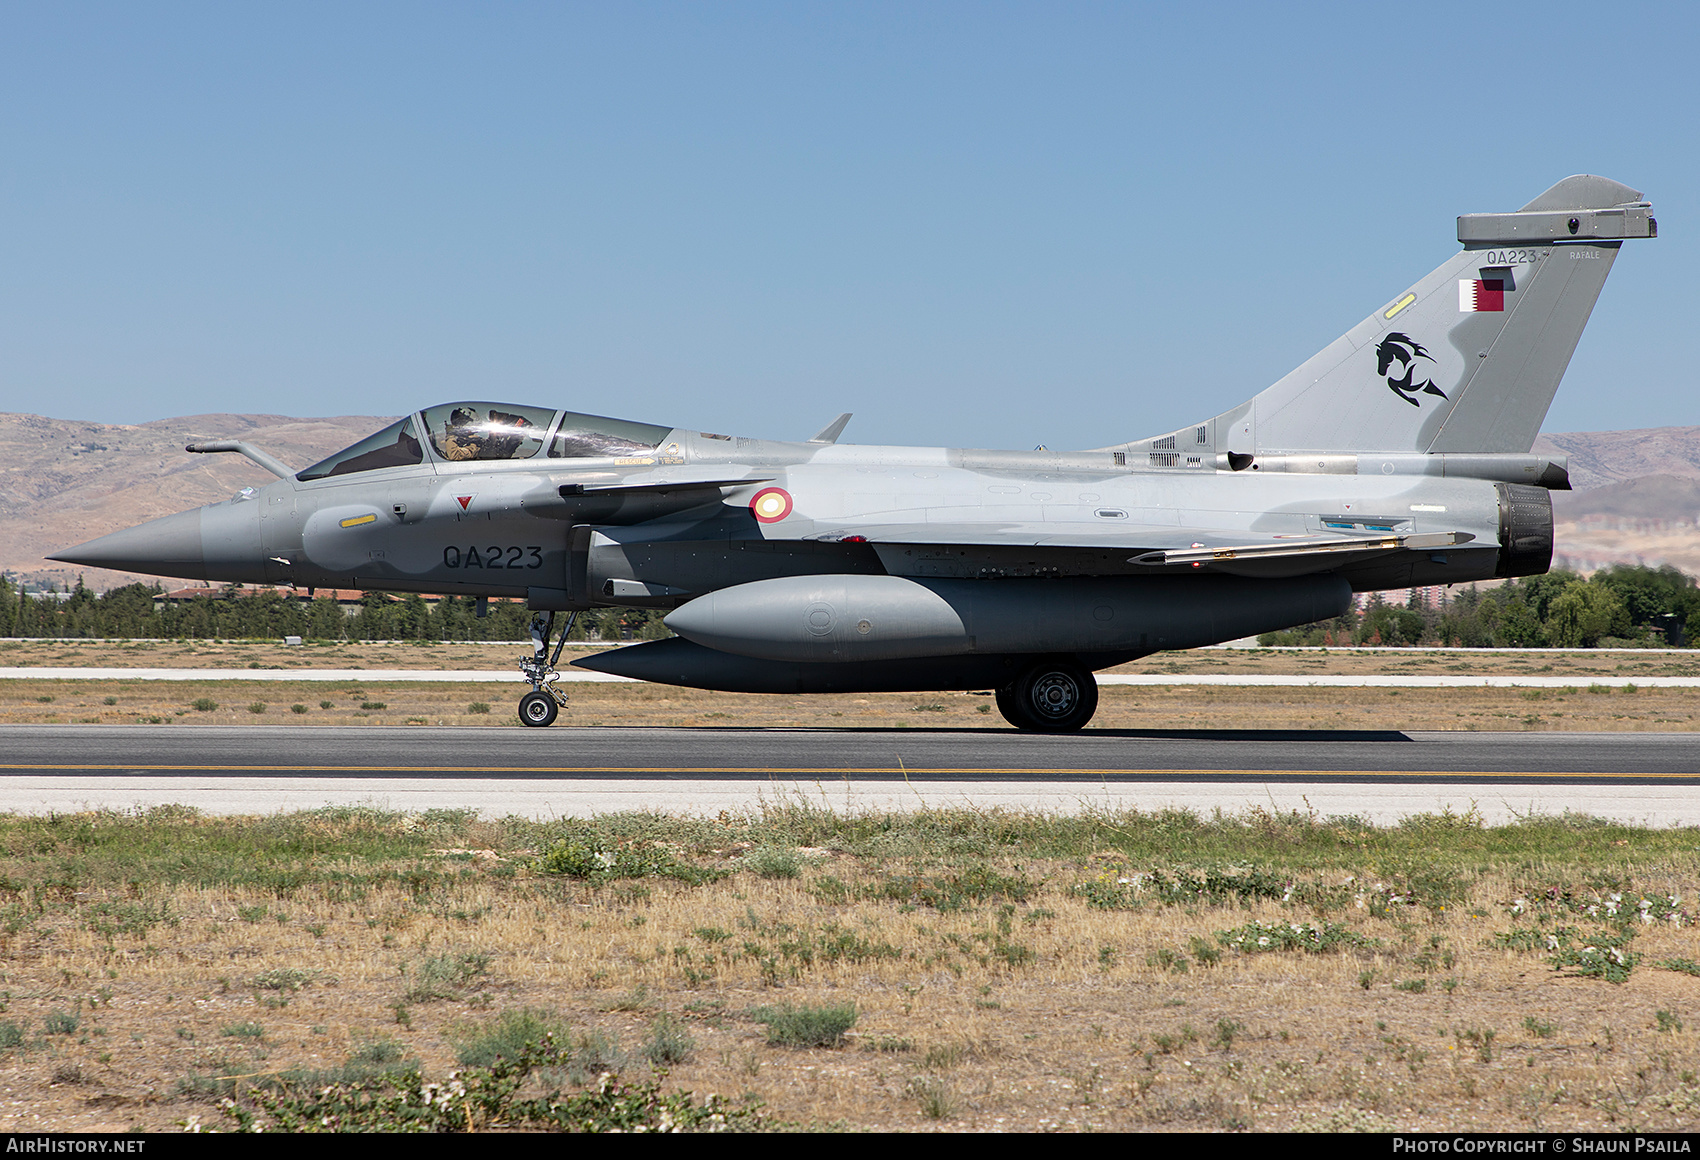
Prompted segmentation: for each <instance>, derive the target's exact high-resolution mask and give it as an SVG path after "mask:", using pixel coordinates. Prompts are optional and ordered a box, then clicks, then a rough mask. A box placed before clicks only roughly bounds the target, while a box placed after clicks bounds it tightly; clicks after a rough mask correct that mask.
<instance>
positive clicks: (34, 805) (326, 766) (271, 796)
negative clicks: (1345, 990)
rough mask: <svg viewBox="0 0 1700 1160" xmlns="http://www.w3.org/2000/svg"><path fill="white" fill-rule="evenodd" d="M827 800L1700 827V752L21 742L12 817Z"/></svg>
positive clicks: (4, 758) (942, 733) (1148, 740)
mask: <svg viewBox="0 0 1700 1160" xmlns="http://www.w3.org/2000/svg"><path fill="white" fill-rule="evenodd" d="M779 801H807V802H810V803H813V804H817V805H823V806H828V807H830V808H833V809H835V810H840V811H856V810H874V809H893V808H914V807H917V806H937V807H971V808H977V809H985V808H992V807H1003V808H1019V809H1040V810H1067V811H1077V810H1081V809H1128V808H1138V809H1142V810H1154V809H1164V808H1185V809H1192V810H1197V811H1202V812H1209V811H1211V810H1214V809H1222V810H1227V811H1230V812H1236V813H1237V812H1242V811H1244V810H1247V809H1250V808H1253V807H1261V808H1263V809H1277V810H1282V811H1285V810H1290V809H1298V810H1307V809H1314V810H1315V811H1316V812H1317V813H1319V814H1321V815H1324V816H1326V815H1329V814H1354V815H1357V816H1359V817H1362V818H1364V819H1366V820H1370V821H1375V822H1378V823H1387V822H1392V821H1396V820H1397V819H1398V818H1400V817H1404V816H1407V815H1409V814H1412V813H1419V812H1438V811H1440V810H1443V809H1448V808H1450V809H1452V810H1454V811H1463V810H1466V809H1469V808H1471V807H1472V806H1474V807H1475V808H1478V809H1480V810H1481V812H1482V813H1483V815H1484V816H1485V817H1486V818H1488V820H1490V821H1496V822H1497V821H1504V820H1508V819H1510V818H1512V817H1515V816H1522V815H1527V814H1531V813H1561V812H1563V811H1565V810H1574V811H1577V812H1582V813H1589V814H1593V815H1596V816H1602V817H1611V818H1617V819H1621V820H1625V821H1634V822H1644V823H1651V824H1656V825H1675V824H1682V825H1700V737H1696V735H1694V734H1650V733H1598V734H1559V733H1513V734H1490V733H1402V732H1396V731H1388V732H1292V733H1289V732H1280V731H1259V732H1241V731H1232V730H1212V731H1186V730H1088V731H1086V732H1084V733H1079V734H1073V735H1069V736H1060V737H1058V736H1036V735H1030V734H1020V733H1016V732H1014V731H1006V730H998V729H987V730H919V729H903V730H748V729H700V728H699V729H607V728H592V729H567V728H561V727H556V728H553V729H545V730H522V729H518V728H514V729H501V728H489V729H476V730H449V729H433V728H424V727H416V728H399V729H395V728H375V727H368V728H351V729H338V728H315V727H310V726H263V725H247V726H236V727H220V726H98V725H96V726H79V725H14V726H5V727H0V809H5V810H10V811H15V812H23V813H43V812H47V811H50V810H59V811H65V810H75V809H84V808H111V809H128V808H132V807H135V806H146V805H152V804H161V803H165V802H180V803H185V804H189V805H196V806H199V807H201V808H202V809H205V810H207V811H208V812H213V813H267V812H272V811H276V810H280V809H305V808H313V807H317V806H321V805H326V804H351V803H373V804H380V805H385V806H388V807H389V808H395V809H431V808H474V809H479V810H482V811H484V812H485V813H487V814H490V815H502V814H510V813H512V814H523V815H527V816H550V815H553V816H562V815H584V814H592V813H600V812H606V811H609V810H620V809H653V810H663V811H669V812H686V813H708V814H713V813H716V812H718V811H720V810H723V809H724V810H731V811H734V812H739V811H745V810H751V809H756V808H760V807H761V805H762V804H763V803H775V802H779Z"/></svg>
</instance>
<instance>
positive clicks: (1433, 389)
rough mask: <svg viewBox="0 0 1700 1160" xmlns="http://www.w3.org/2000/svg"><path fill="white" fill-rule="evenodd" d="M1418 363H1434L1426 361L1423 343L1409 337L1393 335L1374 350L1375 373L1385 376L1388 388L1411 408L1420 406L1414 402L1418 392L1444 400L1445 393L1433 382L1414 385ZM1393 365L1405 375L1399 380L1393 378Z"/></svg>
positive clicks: (1417, 401)
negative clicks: (1419, 361)
mask: <svg viewBox="0 0 1700 1160" xmlns="http://www.w3.org/2000/svg"><path fill="white" fill-rule="evenodd" d="M1418 359H1425V360H1427V361H1428V362H1430V363H1433V362H1434V360H1433V359H1432V358H1429V353H1428V351H1426V350H1424V349H1423V344H1422V343H1420V342H1418V341H1417V340H1416V339H1414V338H1412V337H1411V336H1410V335H1408V334H1400V333H1399V332H1398V331H1394V332H1393V333H1391V334H1389V335H1388V336H1387V337H1386V338H1384V339H1382V340H1381V345H1379V346H1377V347H1376V348H1375V373H1376V374H1378V375H1385V376H1386V378H1387V386H1388V388H1389V389H1390V390H1391V391H1392V392H1393V393H1394V394H1395V395H1398V396H1399V397H1400V398H1401V399H1404V400H1405V401H1406V402H1407V403H1409V404H1411V406H1413V407H1420V406H1422V403H1421V402H1420V401H1419V400H1418V399H1417V398H1416V394H1417V392H1418V391H1421V392H1422V393H1423V394H1425V395H1439V396H1440V397H1441V398H1443V399H1444V398H1446V392H1445V391H1443V390H1441V389H1440V388H1439V387H1437V386H1435V385H1434V380H1432V379H1425V380H1424V381H1422V382H1420V383H1419V382H1417V381H1416V379H1417V360H1418ZM1394 363H1398V364H1399V369H1400V370H1401V371H1404V372H1405V373H1404V375H1403V376H1402V377H1400V378H1394V377H1393V374H1394V372H1393V370H1392V369H1391V368H1392V366H1393V364H1394Z"/></svg>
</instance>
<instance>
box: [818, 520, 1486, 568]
mask: <svg viewBox="0 0 1700 1160" xmlns="http://www.w3.org/2000/svg"><path fill="white" fill-rule="evenodd" d="M811 538H813V539H822V540H833V541H840V542H846V541H847V542H852V543H867V544H869V545H870V546H872V547H874V548H876V549H877V548H879V547H881V546H890V547H899V546H903V547H910V546H913V547H920V546H925V545H937V546H939V547H1009V548H1039V549H1047V548H1051V549H1089V550H1093V551H1099V552H1103V551H1116V552H1126V553H1127V554H1126V556H1125V557H1124V558H1125V560H1126V562H1127V563H1129V564H1135V565H1140V566H1142V567H1149V568H1163V567H1184V566H1189V565H1190V566H1195V567H1197V566H1205V565H1209V566H1214V567H1217V568H1220V569H1223V570H1227V571H1233V570H1236V568H1237V566H1238V565H1241V564H1243V565H1248V566H1251V567H1253V568H1254V569H1255V568H1256V565H1257V564H1258V563H1259V562H1261V561H1266V560H1267V561H1278V562H1280V563H1281V564H1282V565H1284V566H1285V567H1284V570H1291V569H1292V568H1293V567H1298V568H1299V570H1301V571H1311V570H1314V569H1316V568H1324V567H1328V566H1330V565H1332V564H1333V563H1335V562H1336V561H1338V560H1339V559H1341V558H1342V557H1345V556H1355V557H1360V558H1361V557H1363V556H1371V555H1377V554H1380V553H1384V552H1394V551H1401V550H1407V551H1425V550H1434V549H1440V548H1447V547H1452V546H1455V545H1460V544H1467V543H1470V542H1471V541H1473V540H1474V539H1475V538H1476V537H1475V535H1474V534H1473V533H1471V532H1461V531H1446V532H1416V533H1412V532H1406V533H1376V534H1365V535H1358V534H1344V533H1338V532H1326V533H1257V532H1247V531H1239V530H1224V529H1221V528H1211V529H1205V528H1184V527H1175V526H1173V525H1169V526H1151V525H1143V526H1139V525H1136V526H1124V527H1119V528H1112V529H1106V528H1103V527H1101V526H1098V525H1092V524H1088V525H1084V526H1080V527H1071V526H1069V525H1059V524H1054V523H1027V524H1015V523H1012V524H1000V525H987V524H969V523H961V524H893V525H887V526H884V527H876V526H865V527H856V528H854V529H845V530H843V531H834V532H829V533H826V534H823V535H816V536H813V537H811ZM1307 564H1308V565H1311V567H1305V565H1307ZM1258 570H1261V569H1258Z"/></svg>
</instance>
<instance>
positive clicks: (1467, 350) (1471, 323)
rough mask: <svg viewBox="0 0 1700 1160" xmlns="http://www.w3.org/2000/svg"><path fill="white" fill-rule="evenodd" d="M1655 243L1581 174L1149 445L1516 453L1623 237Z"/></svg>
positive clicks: (1482, 228)
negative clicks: (1245, 393)
mask: <svg viewBox="0 0 1700 1160" xmlns="http://www.w3.org/2000/svg"><path fill="white" fill-rule="evenodd" d="M1657 232H1658V223H1657V222H1655V221H1654V220H1653V218H1652V215H1651V207H1650V206H1649V205H1648V204H1647V203H1646V202H1644V201H1642V200H1641V194H1640V193H1639V192H1638V191H1636V190H1633V189H1630V188H1629V187H1628V186H1626V185H1620V184H1618V183H1617V182H1615V181H1610V180H1607V179H1606V178H1603V177H1593V176H1587V175H1580V176H1576V177H1567V178H1565V179H1564V180H1563V181H1561V182H1559V183H1558V184H1557V185H1555V186H1553V187H1552V188H1551V189H1549V190H1547V191H1546V192H1545V193H1543V194H1541V195H1540V196H1539V197H1537V198H1536V199H1535V200H1533V201H1531V202H1530V203H1529V204H1528V205H1526V206H1524V207H1523V208H1522V209H1520V210H1518V211H1516V212H1515V213H1503V214H1466V215H1464V216H1462V217H1460V218H1459V219H1458V240H1459V241H1460V242H1461V243H1463V246H1464V248H1463V250H1462V251H1460V252H1459V253H1458V254H1455V255H1454V256H1453V257H1451V258H1450V259H1448V260H1447V261H1446V262H1444V263H1442V264H1441V265H1440V266H1439V267H1438V268H1437V269H1435V270H1434V272H1433V273H1431V274H1429V275H1428V277H1426V278H1424V279H1423V280H1422V281H1420V282H1418V283H1417V284H1416V285H1415V286H1412V287H1410V288H1409V289H1408V290H1405V291H1403V292H1402V293H1400V294H1398V295H1395V296H1394V298H1393V299H1392V300H1391V301H1389V302H1387V303H1385V304H1384V305H1383V306H1382V307H1380V308H1379V309H1377V310H1376V311H1375V313H1373V314H1371V315H1370V316H1369V317H1368V318H1366V319H1364V320H1363V321H1362V322H1360V323H1358V325H1356V326H1354V327H1353V328H1352V329H1351V330H1349V331H1347V332H1346V334H1344V335H1342V336H1341V337H1340V338H1338V339H1336V340H1335V341H1334V342H1332V343H1330V344H1329V345H1328V346H1327V347H1326V348H1325V349H1323V350H1322V351H1320V352H1319V353H1317V354H1316V355H1314V356H1313V357H1312V358H1310V359H1309V360H1308V361H1306V362H1305V363H1304V364H1303V365H1302V366H1300V367H1299V368H1298V369H1296V370H1294V371H1293V372H1292V373H1291V374H1289V375H1287V376H1286V377H1285V378H1283V379H1281V380H1280V381H1279V382H1277V383H1275V384H1274V385H1273V386H1271V387H1269V388H1268V389H1267V390H1265V391H1263V392H1262V393H1260V394H1259V395H1257V396H1256V397H1255V398H1253V399H1251V400H1250V401H1248V402H1246V403H1243V404H1241V405H1240V406H1238V407H1236V408H1234V409H1233V410H1231V411H1228V412H1226V413H1224V414H1222V415H1220V416H1218V417H1217V418H1215V419H1213V420H1211V421H1210V422H1209V423H1208V424H1200V425H1197V426H1193V427H1185V428H1182V429H1181V430H1180V431H1179V432H1176V433H1175V434H1174V435H1170V436H1165V437H1162V438H1161V439H1156V440H1151V441H1150V443H1151V444H1152V445H1156V444H1157V443H1163V444H1164V445H1165V446H1166V447H1169V448H1174V447H1176V444H1177V441H1180V440H1184V441H1185V442H1186V444H1187V446H1188V448H1189V449H1192V448H1196V449H1197V451H1199V452H1205V451H1213V452H1216V453H1223V452H1226V453H1228V454H1229V455H1230V456H1250V455H1258V456H1265V455H1280V454H1286V453H1307V454H1308V453H1322V454H1327V453H1336V454H1338V453H1345V452H1354V451H1380V452H1407V453H1409V452H1418V453H1423V452H1450V453H1506V454H1521V453H1526V452H1528V451H1529V449H1530V448H1531V447H1532V446H1533V445H1534V441H1535V436H1536V435H1537V434H1538V433H1539V432H1540V426H1541V421H1542V420H1543V419H1544V418H1545V417H1546V413H1547V408H1548V407H1549V406H1550V405H1551V403H1552V398H1553V394H1554V392H1556V391H1557V390H1558V383H1559V380H1560V379H1561V378H1563V377H1564V371H1565V368H1566V367H1567V366H1569V364H1570V356H1571V354H1572V353H1573V352H1574V351H1575V349H1576V342H1577V340H1578V339H1579V338H1581V336H1582V328H1583V327H1584V326H1586V325H1587V323H1588V316H1589V314H1590V313H1592V311H1593V309H1594V302H1595V300H1596V299H1597V298H1598V297H1599V293H1600V289H1601V287H1602V286H1604V285H1605V280H1606V275H1607V274H1609V273H1610V272H1611V266H1612V262H1613V260H1614V259H1615V258H1616V257H1617V251H1618V247H1620V246H1621V245H1622V244H1623V241H1622V240H1623V239H1624V238H1645V237H1655V236H1657ZM1143 442H1144V441H1142V443H1141V444H1130V445H1128V446H1129V447H1130V449H1138V450H1143V449H1144V448H1143Z"/></svg>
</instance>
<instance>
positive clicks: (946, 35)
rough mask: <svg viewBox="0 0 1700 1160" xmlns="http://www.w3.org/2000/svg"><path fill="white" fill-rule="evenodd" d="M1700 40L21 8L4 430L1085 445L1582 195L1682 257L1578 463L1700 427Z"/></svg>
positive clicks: (1603, 349) (1485, 10) (1562, 413)
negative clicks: (497, 407) (1518, 221)
mask: <svg viewBox="0 0 1700 1160" xmlns="http://www.w3.org/2000/svg"><path fill="white" fill-rule="evenodd" d="M1697 47H1700V6H1693V5H1660V4H1652V5H1637V6H1633V7H1631V8H1628V9H1622V8H1611V7H1609V6H1607V7H1601V6H1599V5H1597V4H1593V5H1581V4H1565V3H1542V4H1527V5H1522V4H1493V3H1473V4H1419V5H1395V6H1373V5H1361V4H1342V5H1276V4H1244V5H1239V4H1229V5H1222V4H1205V3H1198V4H1187V5H1178V4H1177V5H1141V4H1068V3H1044V4H1040V3H1026V4H1007V3H972V4H967V3H964V4H958V3H925V2H915V0H911V2H907V3H891V4H886V3H876V2H865V3H855V4H833V3H803V2H796V3H787V4H778V3H776V4H743V3H693V4H686V3H664V4H645V3H606V2H605V3H595V4H577V3H568V2H558V3H547V4H527V3H488V2H487V3H478V4H430V3H421V2H410V3H398V4H378V3H364V4H363V3H348V2H341V3H324V4H316V3H303V2H291V3H288V4H258V3H256V4H228V3H218V4H193V3H152V4H145V5H138V4H129V3H126V4H103V3H20V2H16V0H11V2H6V3H3V4H0V410H9V411H31V412H36V413H42V414H48V415H52V416H55V417H59V418H75V419H91V420H98V421H103V422H142V421H146V420H151V419H158V418H163V417H167V416H172V415H184V414H195V413H201V412H209V411H240V412H260V413H274V414H293V415H325V414H351V413H353V414H390V413H399V412H401V411H404V410H410V409H413V408H415V407H419V406H423V405H427V404H430V403H436V402H440V401H444V400H448V399H453V398H458V397H475V398H494V399H505V400H511V401H515V402H535V403H540V404H544V405H554V406H565V407H569V408H572V409H574V410H582V411H590V412H596V413H602V414H613V415H619V416H624V417H630V418H634V419H642V420H647V421H653V422H663V423H672V424H677V425H680V426H685V427H693V428H702V429H707V430H713V431H727V432H737V433H742V434H750V435H760V436H768V437H773V438H806V437H807V436H808V435H810V434H812V433H813V432H814V431H815V430H816V429H818V428H819V427H820V426H821V425H823V424H824V423H826V422H827V420H829V419H831V418H832V417H833V415H835V414H837V413H838V412H839V411H854V412H856V415H857V417H856V420H855V421H854V422H853V423H852V424H851V426H850V428H849V430H848V432H847V433H846V435H845V438H846V440H849V441H854V442H866V443H872V442H893V443H926V444H941V443H942V444H948V445H953V446H981V447H987V446H989V447H1031V446H1033V445H1035V444H1038V443H1044V444H1046V445H1047V446H1049V447H1051V448H1053V449H1058V448H1064V447H1082V446H1098V445H1102V444H1104V443H1107V442H1111V441H1115V440H1120V439H1127V438H1135V437H1138V436H1141V435H1149V434H1153V433H1159V432H1162V431H1166V430H1169V429H1172V428H1175V427H1177V426H1180V425H1182V424H1184V423H1188V422H1191V421H1194V420H1197V419H1200V418H1203V417H1206V416H1209V415H1213V414H1215V413H1217V412H1219V411H1222V410H1224V409H1226V408H1227V407H1229V406H1231V405H1233V404H1234V403H1237V402H1239V401H1241V400H1242V399H1245V398H1247V397H1249V396H1250V395H1252V394H1254V393H1255V392H1256V391H1258V390H1260V389H1262V388H1263V387H1264V386H1266V385H1268V384H1269V383H1270V382H1272V381H1274V380H1275V379H1277V378H1279V377H1280V376H1281V375H1282V374H1284V373H1286V372H1287V371H1288V370H1290V369H1291V368H1292V367H1294V366H1296V365H1297V364H1298V363H1300V362H1301V361H1303V360H1304V359H1305V358H1306V357H1308V356H1309V355H1310V354H1311V353H1313V352H1314V351H1316V350H1317V349H1319V348H1320V347H1322V346H1324V345H1325V344H1326V343H1328V342H1329V341H1330V340H1332V339H1333V338H1334V337H1335V336H1337V335H1338V334H1340V333H1341V332H1343V331H1344V330H1345V329H1346V328H1347V327H1348V326H1350V325H1352V324H1353V323H1354V322H1356V321H1357V320H1358V319H1359V318H1361V317H1363V316H1364V315H1366V314H1367V313H1369V311H1370V310H1372V309H1374V308H1375V307H1377V306H1378V305H1381V304H1382V303H1384V302H1385V301H1387V300H1388V299H1389V298H1391V297H1392V295H1393V294H1394V293H1396V292H1397V291H1398V290H1400V289H1402V288H1403V287H1404V286H1405V285H1407V284H1409V283H1411V282H1413V281H1415V280H1416V279H1417V278H1418V277H1420V276H1421V275H1422V274H1424V273H1426V272H1427V271H1428V270H1430V269H1432V268H1433V267H1434V266H1435V265H1437V264H1438V263H1439V262H1440V261H1441V260H1442V259H1443V258H1444V257H1445V256H1446V255H1447V254H1448V253H1450V252H1452V251H1453V250H1454V249H1455V248H1456V239H1455V235H1454V228H1455V226H1454V221H1453V219H1454V217H1455V216H1456V215H1457V214H1459V213H1464V212H1478V211H1490V210H1505V209H1514V208H1516V207H1517V206H1519V205H1521V204H1523V203H1524V202H1525V201H1527V200H1529V199H1530V198H1532V197H1533V196H1534V195H1535V194H1537V193H1539V192H1540V191H1541V190H1542V189H1544V188H1546V187H1547V186H1548V185H1550V184H1551V183H1552V182H1554V181H1556V180H1558V179H1559V178H1561V177H1563V176H1565V175H1567V174H1570V173H1576V172H1594V173H1601V174H1604V175H1606V176H1608V177H1613V178H1616V179H1618V180H1620V181H1624V182H1626V183H1628V184H1630V185H1632V186H1635V187H1636V188H1639V189H1642V190H1645V191H1646V193H1647V195H1648V197H1649V198H1650V199H1651V200H1652V202H1653V204H1654V206H1655V209H1656V212H1657V215H1658V217H1659V220H1660V224H1661V233H1662V234H1663V236H1662V237H1660V238H1659V239H1658V240H1657V241H1654V242H1648V243H1639V244H1630V245H1628V246H1626V247H1625V252H1624V255H1623V257H1622V258H1621V259H1620V261H1619V262H1618V264H1617V268H1616V270H1615V272H1614V276H1613V278H1612V279H1611V281H1610V283H1609V284H1608V285H1607V287H1606V290H1605V293H1604V295H1603V296H1602V298H1601V301H1600V304H1599V306H1598V308H1597V309H1596V311H1595V314H1594V320H1593V322H1592V324H1591V325H1590V327H1589V329H1588V331H1587V333H1586V334H1585V335H1584V336H1583V339H1582V344H1581V347H1580V348H1579V350H1578V352H1577V355H1576V358H1575V359H1574V361H1573V362H1572V364H1571V368H1570V372H1569V374H1568V376H1567V377H1566V380H1565V384H1564V386H1563V388H1562V389H1561V390H1560V392H1559V397H1558V400H1557V402H1556V403H1555V405H1554V407H1553V410H1552V412H1551V414H1550V415H1549V417H1548V421H1547V425H1546V426H1547V429H1548V430H1555V431H1556V430H1584V429H1621V428H1628V427H1652V426H1666V425H1677V424H1681V425H1693V424H1700V391H1697V390H1696V389H1695V388H1696V386H1697V385H1700V384H1697V383H1696V380H1695V370H1694V367H1695V360H1694V358H1693V356H1692V355H1691V353H1690V351H1689V349H1688V348H1689V347H1690V346H1692V345H1693V333H1694V331H1695V329H1696V322H1695V311H1694V307H1695V305H1696V293H1695V289H1694V285H1695V276H1694V272H1695V269H1696V263H1697V261H1700V252H1697V250H1696V247H1695V243H1694V242H1693V240H1692V239H1693V238H1694V237H1695V236H1696V223H1697V222H1700V214H1697V213H1696V212H1695V211H1696V208H1697V202H1700V140H1697V133H1696V119H1697V117H1700V81H1697V79H1696V77H1697V75H1700V70H1697V69H1696V68H1695V67H1694V66H1693V56H1694V53H1695V50H1696V48H1697ZM1684 271H1687V273H1686V274H1685V273H1684Z"/></svg>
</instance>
